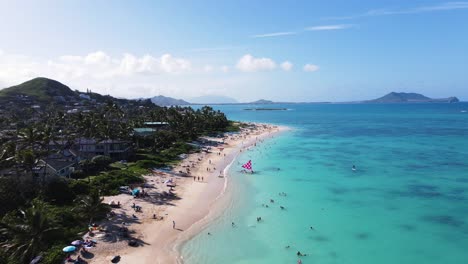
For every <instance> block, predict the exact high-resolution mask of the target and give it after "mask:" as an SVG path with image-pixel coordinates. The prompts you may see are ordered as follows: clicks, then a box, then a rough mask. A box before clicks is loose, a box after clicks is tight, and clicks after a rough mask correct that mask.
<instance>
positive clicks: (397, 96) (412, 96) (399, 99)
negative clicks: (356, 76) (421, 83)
mask: <svg viewBox="0 0 468 264" xmlns="http://www.w3.org/2000/svg"><path fill="white" fill-rule="evenodd" d="M456 102H459V100H458V98H457V97H448V98H441V99H434V98H429V97H427V96H424V95H422V94H418V93H397V92H391V93H389V94H387V95H385V96H382V97H380V98H377V99H374V100H368V101H363V103H456Z"/></svg>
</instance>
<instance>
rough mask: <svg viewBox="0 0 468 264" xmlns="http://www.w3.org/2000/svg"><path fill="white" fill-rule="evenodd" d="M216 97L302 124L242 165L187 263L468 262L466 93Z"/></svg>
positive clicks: (228, 109) (234, 109)
mask: <svg viewBox="0 0 468 264" xmlns="http://www.w3.org/2000/svg"><path fill="white" fill-rule="evenodd" d="M214 107H215V108H216V109H220V110H222V111H224V112H225V113H226V114H227V116H228V117H229V118H230V119H232V120H241V121H254V122H265V123H273V124H278V125H286V126H289V127H291V128H292V129H293V130H292V131H289V132H286V133H283V134H282V135H280V136H278V137H275V138H273V139H271V140H267V141H265V142H263V143H261V144H258V146H257V147H256V148H255V149H252V150H251V151H246V152H244V153H243V154H242V155H240V156H239V157H238V159H237V161H235V162H234V163H233V166H231V168H230V171H229V175H230V177H231V178H230V186H229V188H230V190H231V193H232V199H230V202H229V203H228V204H227V205H226V208H225V209H224V211H223V213H222V215H221V216H220V217H219V218H217V219H216V220H214V221H213V222H211V223H210V224H209V226H207V227H206V229H204V230H203V231H201V232H200V233H199V234H198V235H197V236H195V237H194V238H193V239H191V240H189V241H188V242H186V243H185V244H184V245H183V246H182V248H181V254H182V256H183V258H184V260H185V263H189V264H219V263H224V264H226V263H252V264H257V263H285V264H286V263H291V264H294V263H297V261H298V257H297V256H296V253H297V251H300V252H301V253H304V254H307V256H305V257H301V260H302V263H304V264H306V263H320V264H322V263H323V264H325V263H346V264H358V263H359V264H371V263H372V264H375V263H380V264H387V263H389V264H390V263H392V264H393V263H399V264H416V263H425V264H432V263H444V264H458V263H460V264H462V263H468V112H466V111H468V103H457V104H375V105H370V104H294V105H276V106H275V107H285V108H288V109H289V110H288V111H246V110H243V109H244V108H248V107H251V106H239V105H230V106H214ZM250 159H251V160H252V162H253V167H254V170H255V171H256V172H257V173H256V174H253V175H249V174H241V173H240V172H239V171H240V169H241V168H240V166H239V165H238V162H240V163H242V162H246V161H248V160H250ZM352 165H355V166H356V168H357V170H356V171H353V170H352V169H351V167H352ZM280 192H285V193H286V194H287V196H280V195H279V193H280ZM270 199H273V200H274V203H271V202H270ZM263 204H267V205H268V208H266V207H265V206H263ZM280 206H283V207H285V210H281V209H280ZM257 217H262V219H263V221H261V222H260V223H257V221H256V218H257ZM232 222H234V223H235V224H236V227H232V226H231V223H232ZM310 227H313V229H311V228H310ZM208 232H209V233H210V234H211V235H208ZM287 246H289V248H286V247H287Z"/></svg>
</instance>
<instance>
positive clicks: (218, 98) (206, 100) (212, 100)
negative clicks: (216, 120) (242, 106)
mask: <svg viewBox="0 0 468 264" xmlns="http://www.w3.org/2000/svg"><path fill="white" fill-rule="evenodd" d="M190 102H191V103H192V104H236V103H238V102H237V100H236V99H234V98H231V97H227V96H222V95H205V96H199V97H194V98H191V99H190Z"/></svg>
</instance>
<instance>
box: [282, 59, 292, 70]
mask: <svg viewBox="0 0 468 264" xmlns="http://www.w3.org/2000/svg"><path fill="white" fill-rule="evenodd" d="M292 67H293V64H292V63H291V62H289V61H285V62H283V63H281V69H283V70H284V71H290V70H291V69H292Z"/></svg>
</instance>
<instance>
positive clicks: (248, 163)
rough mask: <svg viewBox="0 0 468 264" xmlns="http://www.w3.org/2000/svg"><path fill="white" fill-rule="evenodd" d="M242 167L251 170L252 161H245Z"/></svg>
mask: <svg viewBox="0 0 468 264" xmlns="http://www.w3.org/2000/svg"><path fill="white" fill-rule="evenodd" d="M242 168H244V169H247V170H252V161H251V160H249V161H247V163H245V164H244V165H242Z"/></svg>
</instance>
